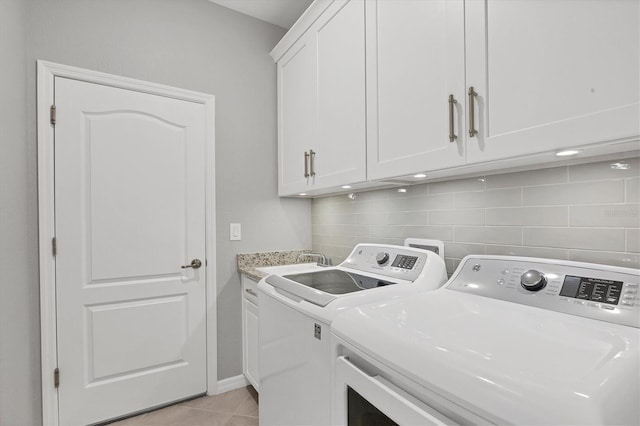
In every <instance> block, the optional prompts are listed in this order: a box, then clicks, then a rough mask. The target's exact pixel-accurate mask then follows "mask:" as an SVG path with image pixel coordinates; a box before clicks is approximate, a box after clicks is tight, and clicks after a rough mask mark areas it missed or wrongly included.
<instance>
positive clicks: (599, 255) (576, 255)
mask: <svg viewBox="0 0 640 426" xmlns="http://www.w3.org/2000/svg"><path fill="white" fill-rule="evenodd" d="M569 260H575V261H578V262H589V263H600V264H603V265H615V266H625V267H627V268H636V269H637V268H640V255H638V254H634V253H619V252H601V251H585V250H569Z"/></svg>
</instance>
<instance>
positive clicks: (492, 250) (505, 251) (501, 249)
mask: <svg viewBox="0 0 640 426" xmlns="http://www.w3.org/2000/svg"><path fill="white" fill-rule="evenodd" d="M485 253H486V254H493V255H500V256H527V257H544V258H549V259H561V260H569V250H567V249H554V248H548V247H523V246H501V245H487V246H486V248H485Z"/></svg>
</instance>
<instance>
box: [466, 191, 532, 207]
mask: <svg viewBox="0 0 640 426" xmlns="http://www.w3.org/2000/svg"><path fill="white" fill-rule="evenodd" d="M521 205H522V189H521V188H508V189H492V190H487V191H475V192H457V193H456V194H455V206H456V208H457V209H468V208H474V207H511V206H521Z"/></svg>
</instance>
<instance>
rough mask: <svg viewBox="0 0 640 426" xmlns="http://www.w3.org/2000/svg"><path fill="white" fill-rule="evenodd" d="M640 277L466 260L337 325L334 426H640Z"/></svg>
mask: <svg viewBox="0 0 640 426" xmlns="http://www.w3.org/2000/svg"><path fill="white" fill-rule="evenodd" d="M639 276H640V271H638V270H637V269H629V268H621V267H612V266H604V265H595V264H588V263H579V262H569V261H558V260H548V259H536V258H519V257H508V256H467V257H466V258H464V259H463V261H462V262H461V263H460V265H459V267H458V268H457V270H456V272H455V273H454V275H453V276H452V277H451V279H450V280H449V281H448V282H447V283H446V284H445V286H443V287H442V288H440V289H438V290H436V291H433V292H429V293H426V292H425V293H422V294H418V295H413V296H411V297H405V298H399V299H394V300H392V301H386V302H379V303H372V304H369V305H363V306H359V307H356V308H354V309H351V310H349V311H345V312H344V313H342V314H340V315H339V316H338V317H337V318H336V319H335V321H334V322H333V324H332V339H333V341H332V344H333V346H332V348H333V353H334V364H333V370H334V381H333V382H334V405H333V419H332V422H331V423H332V424H335V425H357V424H377V425H387V424H388V425H397V424H400V425H402V424H406V425H418V424H419V425H428V424H447V425H450V424H500V425H503V424H515V425H589V424H601V425H604V424H606V425H637V424H639V423H640V408H639V406H640V404H639V401H640V349H639V345H640V307H639V304H638V286H639Z"/></svg>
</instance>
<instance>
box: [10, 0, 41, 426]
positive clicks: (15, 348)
mask: <svg viewBox="0 0 640 426" xmlns="http://www.w3.org/2000/svg"><path fill="white" fill-rule="evenodd" d="M26 11H27V4H26V2H24V1H23V0H0V52H2V61H0V424H2V425H5V424H7V425H8V424H11V425H14V424H15V425H17V424H25V425H32V424H37V423H39V422H40V421H41V420H40V387H39V386H40V365H39V362H40V354H39V351H40V348H39V346H40V343H39V340H40V334H39V332H38V329H39V321H40V320H39V311H38V300H39V294H38V252H37V215H36V211H35V207H36V205H35V194H36V192H35V191H36V188H35V187H34V184H35V179H36V176H35V175H34V174H33V173H30V172H33V169H31V170H30V169H29V164H30V163H33V158H29V155H30V152H31V150H30V148H29V144H28V143H27V106H26V86H27V78H26V62H25V60H26V42H25V36H26V30H25V28H26Z"/></svg>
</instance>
